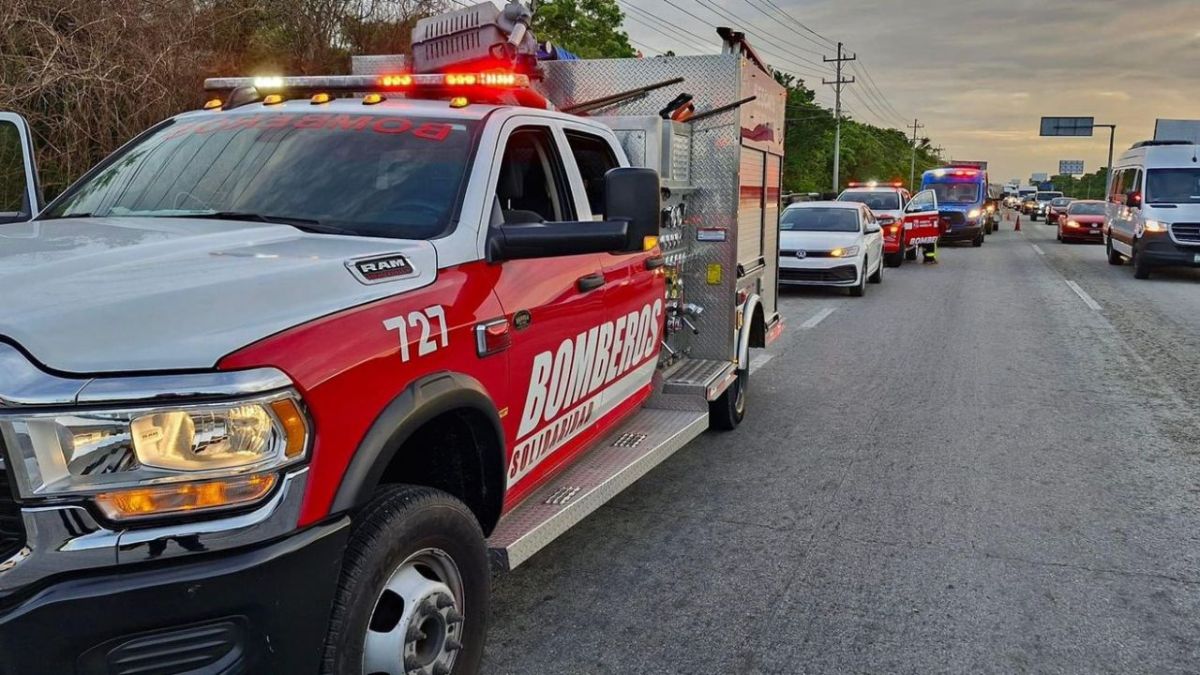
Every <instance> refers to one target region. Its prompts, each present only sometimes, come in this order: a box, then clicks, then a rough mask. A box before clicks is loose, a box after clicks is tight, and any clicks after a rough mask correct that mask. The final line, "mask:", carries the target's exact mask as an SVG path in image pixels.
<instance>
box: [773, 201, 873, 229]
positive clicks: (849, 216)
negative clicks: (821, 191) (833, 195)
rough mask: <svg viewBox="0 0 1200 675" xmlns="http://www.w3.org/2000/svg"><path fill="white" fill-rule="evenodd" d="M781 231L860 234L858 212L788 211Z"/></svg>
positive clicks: (784, 213)
mask: <svg viewBox="0 0 1200 675" xmlns="http://www.w3.org/2000/svg"><path fill="white" fill-rule="evenodd" d="M779 229H781V230H784V231H793V232H858V210H857V209H853V208H844V209H837V208H820V207H818V208H811V209H787V210H786V211H784V212H783V217H782V218H780V219H779Z"/></svg>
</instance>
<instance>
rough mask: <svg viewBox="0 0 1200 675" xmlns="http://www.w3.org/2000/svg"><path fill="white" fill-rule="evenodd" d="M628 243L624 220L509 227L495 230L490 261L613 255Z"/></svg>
mask: <svg viewBox="0 0 1200 675" xmlns="http://www.w3.org/2000/svg"><path fill="white" fill-rule="evenodd" d="M628 241H629V223H626V222H621V221H608V220H606V221H601V222H595V221H586V222H572V221H568V222H559V223H521V224H510V225H502V226H500V227H495V228H492V231H491V233H490V234H489V235H488V245H487V258H488V261H489V262H500V261H502V260H526V259H529V258H555V257H558V256H567V255H583V254H585V253H610V252H612V251H620V250H622V249H624V248H625V246H626V245H627V243H628ZM638 250H639V251H640V250H641V249H640V248H639V249H638Z"/></svg>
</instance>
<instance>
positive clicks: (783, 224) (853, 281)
mask: <svg viewBox="0 0 1200 675" xmlns="http://www.w3.org/2000/svg"><path fill="white" fill-rule="evenodd" d="M881 229H882V228H881V227H880V225H879V222H878V220H876V218H875V214H873V213H872V212H871V209H869V208H867V207H866V206H864V205H862V204H858V203H854V202H802V203H799V204H792V205H791V206H789V207H787V208H786V209H784V211H783V215H781V216H780V218H779V283H781V284H787V285H806V286H842V287H846V288H849V289H850V295H853V296H856V297H861V296H862V295H863V294H864V293H866V290H867V282H868V281H869V282H871V283H873V284H877V283H879V282H881V281H883V234H882V232H881Z"/></svg>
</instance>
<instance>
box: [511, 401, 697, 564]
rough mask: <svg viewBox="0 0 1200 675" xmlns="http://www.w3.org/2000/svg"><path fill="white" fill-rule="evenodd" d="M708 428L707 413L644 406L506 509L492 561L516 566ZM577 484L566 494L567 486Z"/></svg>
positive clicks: (571, 486)
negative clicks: (628, 437) (626, 442)
mask: <svg viewBox="0 0 1200 675" xmlns="http://www.w3.org/2000/svg"><path fill="white" fill-rule="evenodd" d="M707 428H708V412H707V411H705V412H681V411H675V410H658V409H654V408H643V409H642V410H641V411H639V412H638V413H637V414H635V415H634V416H633V417H632V418H630V420H629V421H628V422H626V423H625V424H623V425H621V427H620V428H619V429H617V430H616V431H615V432H614V433H613V434H612V435H611V436H610V437H609V441H608V442H605V443H601V444H599V445H598V446H597V447H596V448H595V449H593V450H591V451H589V452H588V453H587V454H585V455H584V456H583V457H581V458H580V459H579V460H577V461H576V462H575V463H574V464H572V465H571V466H570V467H569V468H567V469H565V470H564V471H563V472H562V474H561V475H559V476H558V477H556V479H555V481H554V483H553V484H552V485H549V486H547V487H544V488H542V489H541V490H539V491H538V492H536V493H534V494H533V495H532V496H530V497H529V498H528V499H526V500H525V501H524V502H523V503H522V504H521V505H520V506H518V507H517V508H515V509H513V510H512V511H510V512H509V513H507V514H505V515H504V517H503V518H501V519H500V524H499V525H497V527H496V530H495V531H494V532H492V536H491V537H489V538H488V548H489V549H490V550H491V558H492V565H493V567H496V568H498V569H501V570H504V569H512V568H514V567H516V566H517V565H519V564H521V563H522V562H524V561H525V560H528V559H529V557H530V556H532V555H533V554H534V553H536V552H537V551H538V550H540V549H541V548H542V547H544V546H546V545H547V544H549V543H550V542H551V541H554V539H556V538H557V537H558V536H559V535H561V534H562V533H564V532H566V531H567V530H568V529H569V528H570V527H571V526H573V525H574V524H575V523H578V522H579V521H580V520H583V518H584V517H586V516H587V515H588V514H590V513H591V512H593V511H595V510H596V509H598V508H600V506H601V505H602V504H604V503H605V502H607V501H608V500H610V499H612V498H613V497H615V496H616V495H617V494H618V493H620V492H621V491H622V490H624V489H625V488H626V487H629V486H630V485H631V484H633V482H634V481H636V480H637V479H639V478H641V477H642V476H644V475H646V473H647V472H649V471H650V470H651V469H653V468H654V467H656V466H658V464H659V463H660V462H662V461H663V460H664V459H666V458H667V457H670V456H671V454H672V453H674V452H675V451H676V450H678V449H680V448H682V447H683V446H684V445H685V444H686V443H687V442H688V441H690V440H692V439H693V438H695V437H696V436H699V435H700V434H702V433H704V430H705V429H707ZM625 434H634V435H644V436H645V437H646V439H645V440H644V441H643V442H642V443H640V444H639V445H638V446H637V448H628V447H614V445H613V444H612V442H611V441H612V439H614V438H620V437H621V436H622V435H625ZM564 485H567V486H570V488H578V490H577V491H576V492H575V493H572V496H570V497H565V502H564V495H565V494H566V493H564V492H563V488H562V486H564Z"/></svg>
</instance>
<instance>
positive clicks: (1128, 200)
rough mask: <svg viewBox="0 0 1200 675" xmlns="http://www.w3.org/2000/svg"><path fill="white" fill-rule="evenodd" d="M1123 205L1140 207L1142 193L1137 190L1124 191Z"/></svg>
mask: <svg viewBox="0 0 1200 675" xmlns="http://www.w3.org/2000/svg"><path fill="white" fill-rule="evenodd" d="M1125 206H1128V207H1130V208H1134V209H1137V208H1141V206H1142V193H1140V192H1138V191H1137V190H1134V191H1132V192H1126V193H1125Z"/></svg>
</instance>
